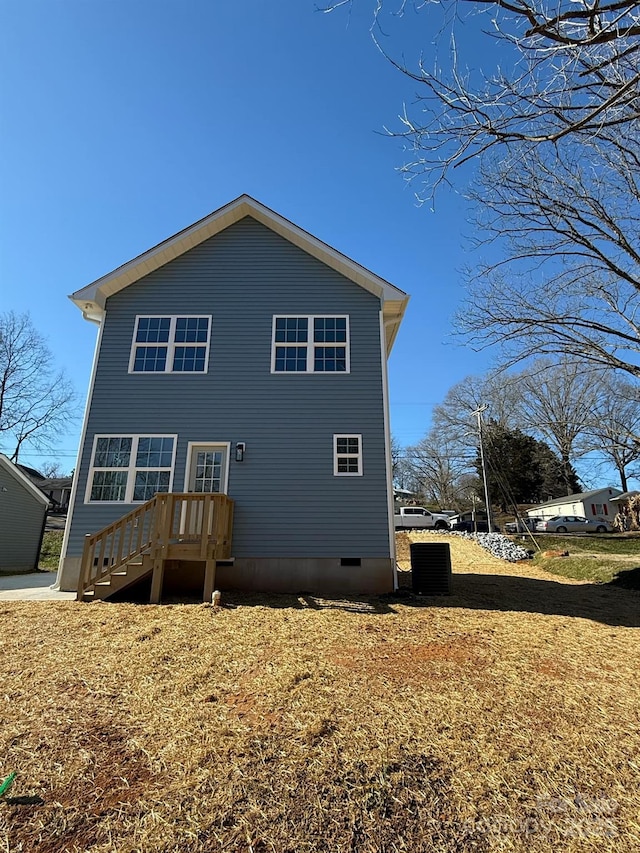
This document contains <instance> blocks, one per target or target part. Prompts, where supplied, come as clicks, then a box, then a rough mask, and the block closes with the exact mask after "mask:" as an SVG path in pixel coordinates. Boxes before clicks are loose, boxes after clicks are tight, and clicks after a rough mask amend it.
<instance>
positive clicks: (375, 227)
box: [0, 0, 489, 469]
mask: <svg viewBox="0 0 640 853" xmlns="http://www.w3.org/2000/svg"><path fill="white" fill-rule="evenodd" d="M372 8H373V2H369V0H361V2H359V3H356V4H355V6H354V7H353V8H352V10H351V12H350V13H347V11H346V10H340V11H338V12H334V13H332V14H322V13H321V12H319V11H318V10H317V4H316V3H314V2H313V0H280V2H266V0H245V2H242V3H240V2H231V3H229V2H210V0H184V2H178V0H103V2H98V0H94V1H93V2H89V0H83V2H78V0H4V2H3V3H2V4H0V116H1V119H0V120H1V122H2V126H1V128H0V252H1V254H0V310H3V311H5V310H14V311H19V312H22V311H30V312H31V315H32V318H33V321H34V323H35V325H36V327H37V328H38V329H39V330H40V331H41V332H42V333H44V334H45V335H46V336H47V337H48V339H49V344H50V346H51V349H52V350H53V352H54V355H55V360H56V364H57V365H59V366H62V367H64V368H65V369H66V371H67V372H68V374H69V376H70V377H71V379H72V381H73V382H74V384H75V386H76V388H77V389H78V391H79V392H80V394H81V395H82V396H83V397H84V396H85V395H86V388H87V385H88V379H89V373H90V368H91V362H92V357H93V348H94V342H95V337H96V327H95V326H93V325H91V324H89V323H87V322H85V321H84V320H83V319H82V316H81V314H80V312H79V311H78V309H77V308H75V307H74V306H73V305H72V303H71V302H70V301H69V300H68V299H67V298H66V297H67V295H68V294H69V293H71V292H73V291H75V290H77V289H79V288H81V287H83V286H85V285H86V284H88V283H90V282H91V281H93V280H95V279H96V278H98V277H99V276H101V275H103V274H105V273H107V272H109V271H111V270H112V269H114V268H115V267H116V266H118V265H119V264H121V263H123V262H125V261H127V260H129V259H130V258H132V257H134V256H135V255H137V254H139V253H140V252H142V251H144V250H146V249H147V248H150V247H151V246H153V245H155V244H156V243H158V242H160V241H161V240H163V239H165V238H167V237H169V236H170V235H172V234H174V233H175V232H176V231H179V230H180V229H182V228H184V227H186V226H188V225H190V224H191V223H192V222H194V221H196V220H198V219H199V218H201V217H203V216H205V215H206V214H208V213H210V212H211V211H213V210H215V209H217V208H218V207H220V206H221V205H223V204H225V203H227V202H228V201H230V200H231V199H233V198H235V197H237V196H238V195H240V194H242V193H249V194H250V195H252V196H254V197H255V198H257V199H258V200H259V201H261V202H262V203H264V204H266V205H267V206H268V207H271V208H273V209H274V210H276V211H277V212H278V213H280V214H282V215H283V216H285V217H286V218H288V219H290V220H292V221H293V222H295V223H296V224H297V225H299V226H300V227H302V228H304V229H306V230H307V231H310V232H311V233H312V234H314V235H315V236H317V237H318V238H320V239H321V240H324V241H325V242H327V243H329V244H330V245H332V246H334V247H335V248H337V249H338V250H340V251H341V252H344V253H345V254H346V255H348V256H349V257H351V258H353V259H354V260H356V261H357V262H359V263H361V264H363V265H364V266H366V267H368V268H369V269H371V270H372V271H373V272H375V273H377V274H378V275H380V276H382V277H384V278H386V279H388V280H389V281H391V282H392V283H393V284H395V285H396V286H398V287H400V288H401V289H402V290H405V291H407V292H408V293H409V294H410V295H411V301H410V304H409V308H408V311H407V315H406V318H405V321H404V323H403V327H402V329H401V332H400V335H399V337H398V339H397V342H396V345H395V348H394V351H393V354H392V357H391V361H390V389H391V391H390V395H391V410H392V429H393V432H394V434H395V435H396V436H397V438H398V439H399V440H400V442H401V443H402V444H403V445H407V444H411V443H415V442H416V441H418V440H419V439H420V438H421V437H422V435H423V434H424V433H425V431H426V429H427V428H428V426H429V419H430V413H431V408H432V406H433V405H434V404H436V403H438V402H440V401H441V400H442V398H443V397H444V395H445V393H446V391H447V390H448V388H449V387H450V386H451V385H453V384H454V383H456V382H458V381H459V380H461V379H462V378H463V377H464V376H466V375H468V374H470V373H481V372H483V371H484V370H485V369H486V368H487V367H488V365H489V356H488V354H475V353H473V352H471V351H470V350H466V349H464V348H462V347H461V346H460V345H459V344H454V343H453V342H452V341H451V340H450V338H449V335H450V331H451V320H452V315H453V313H454V312H455V310H456V309H457V307H458V306H459V302H460V299H461V297H462V295H463V291H462V286H461V275H460V270H461V268H462V267H463V266H465V265H466V264H467V263H468V262H469V260H470V257H469V256H468V255H467V249H466V248H465V246H466V238H465V232H468V231H469V227H468V226H466V224H465V217H466V211H465V203H464V201H463V199H462V198H461V197H460V196H459V195H456V194H455V193H442V194H441V195H440V197H439V198H438V203H437V206H436V209H435V211H433V210H431V209H429V208H428V207H427V206H422V207H420V206H418V205H417V203H416V201H415V197H414V188H412V187H411V186H408V185H407V184H406V183H405V182H403V180H402V178H401V176H400V175H399V174H398V172H397V169H398V167H400V166H401V165H402V163H403V161H404V152H403V150H402V146H401V144H400V143H399V141H398V140H395V139H390V138H388V137H386V136H385V135H384V133H383V132H382V131H383V127H384V126H385V125H386V126H388V127H391V128H394V129H397V128H399V122H398V120H397V116H398V114H399V113H400V112H401V111H402V107H403V103H405V102H407V103H411V102H412V101H413V100H414V90H415V84H413V83H411V82H410V81H409V80H407V79H406V78H404V77H403V76H402V75H401V74H399V73H398V72H397V71H395V70H394V69H393V68H392V66H391V65H390V64H389V63H388V62H387V61H385V59H384V58H383V57H382V56H381V54H380V53H379V52H378V51H377V50H376V48H375V46H374V45H373V43H372V41H371V38H370V35H369V25H370V21H371V13H372ZM427 22H428V18H426V17H425V16H424V15H420V16H416V15H415V14H414V13H413V12H412V11H411V10H409V12H408V14H407V15H406V16H405V18H403V19H402V20H400V19H396V20H395V21H393V22H390V24H389V25H390V27H393V28H395V30H394V31H393V32H394V34H393V36H392V39H391V42H390V44H391V46H394V45H395V46H397V49H398V51H399V50H401V49H404V53H405V58H406V59H407V61H410V60H411V59H413V58H414V57H417V55H418V53H419V50H420V47H421V46H423V47H425V48H426V47H428V46H429V44H430V42H431V41H432V39H433V35H434V33H430V32H429V30H428V27H427ZM79 433H80V422H78V425H77V429H76V430H73V431H70V432H69V434H68V435H67V436H65V437H64V438H63V439H62V440H61V442H60V451H59V453H58V454H54V453H51V454H46V455H45V456H46V458H59V459H60V460H61V462H62V463H63V467H65V468H67V469H71V468H72V467H73V464H74V461H75V454H76V452H77V444H78V438H79ZM23 461H24V462H25V463H27V464H29V463H30V464H37V462H38V457H36V456H31V457H28V456H26V455H25V456H24V458H23Z"/></svg>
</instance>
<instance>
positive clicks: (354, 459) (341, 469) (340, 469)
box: [333, 434, 362, 477]
mask: <svg viewBox="0 0 640 853" xmlns="http://www.w3.org/2000/svg"><path fill="white" fill-rule="evenodd" d="M333 473H334V476H336V477H361V476H362V436H361V435H342V434H341V435H334V436H333Z"/></svg>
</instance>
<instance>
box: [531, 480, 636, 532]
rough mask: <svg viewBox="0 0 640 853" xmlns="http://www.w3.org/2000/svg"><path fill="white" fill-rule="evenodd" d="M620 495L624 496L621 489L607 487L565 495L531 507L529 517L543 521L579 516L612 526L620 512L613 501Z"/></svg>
mask: <svg viewBox="0 0 640 853" xmlns="http://www.w3.org/2000/svg"><path fill="white" fill-rule="evenodd" d="M620 494H622V493H621V491H620V489H615V488H613V487H607V488H604V489H594V490H593V491H591V492H579V493H578V494H575V495H565V496H564V497H562V498H555V500H552V501H547V502H546V503H543V504H537V505H536V506H532V507H529V509H528V510H527V515H529V516H537V517H539V518H541V519H543V520H544V519H547V518H553V517H554V516H555V515H579V516H583V517H584V518H588V519H590V520H591V521H608V522H609V523H610V524H611V523H612V522H613V519H614V518H615V516H616V512H617V511H618V510H617V509H616V505H615V504H614V503H612V501H613V499H614V498H616V497H618V496H619V495H620Z"/></svg>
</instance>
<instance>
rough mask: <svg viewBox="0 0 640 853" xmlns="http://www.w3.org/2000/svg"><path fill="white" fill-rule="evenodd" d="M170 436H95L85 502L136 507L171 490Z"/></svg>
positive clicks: (172, 441)
mask: <svg viewBox="0 0 640 853" xmlns="http://www.w3.org/2000/svg"><path fill="white" fill-rule="evenodd" d="M175 444H176V441H175V436H173V435H97V436H96V437H95V442H94V445H93V455H92V457H91V468H90V471H89V477H88V482H87V494H86V498H85V500H86V501H87V502H90V503H94V502H95V503H97V502H100V503H113V502H122V503H136V502H138V501H148V500H150V499H151V498H152V497H153V496H154V495H155V494H156V493H157V492H168V491H170V490H171V477H172V475H173V465H174V461H175Z"/></svg>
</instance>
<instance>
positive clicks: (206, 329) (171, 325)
mask: <svg viewBox="0 0 640 853" xmlns="http://www.w3.org/2000/svg"><path fill="white" fill-rule="evenodd" d="M210 331H211V317H209V316H185V317H157V316H149V317H136V325H135V329H134V332H133V344H132V345H131V358H130V361H129V373H206V370H207V362H208V360H209V337H210Z"/></svg>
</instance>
